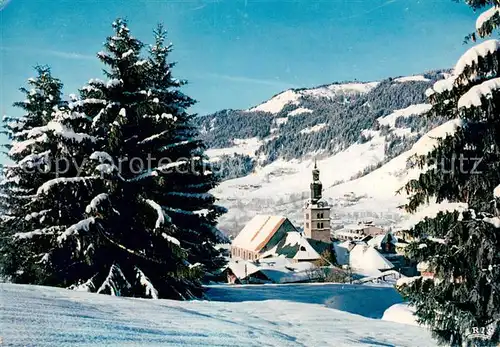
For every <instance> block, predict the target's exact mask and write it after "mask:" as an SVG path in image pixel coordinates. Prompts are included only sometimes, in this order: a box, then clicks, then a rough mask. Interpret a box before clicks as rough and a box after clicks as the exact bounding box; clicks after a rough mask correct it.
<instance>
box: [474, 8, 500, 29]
mask: <svg viewBox="0 0 500 347" xmlns="http://www.w3.org/2000/svg"><path fill="white" fill-rule="evenodd" d="M498 20H500V7H497V6H493V7H492V8H490V9H488V10H486V11H484V12H483V13H481V14H480V15H479V17H477V20H476V30H477V32H478V34H479V35H480V36H481V37H484V36H486V35H488V34H489V33H490V32H491V31H492V29H494V28H495V27H496V26H497V21H498Z"/></svg>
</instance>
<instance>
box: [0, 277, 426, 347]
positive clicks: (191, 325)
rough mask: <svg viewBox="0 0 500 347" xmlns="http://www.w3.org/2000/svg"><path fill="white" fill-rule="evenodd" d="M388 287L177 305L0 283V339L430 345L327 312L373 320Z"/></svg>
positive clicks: (279, 291)
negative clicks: (371, 316) (354, 312)
mask: <svg viewBox="0 0 500 347" xmlns="http://www.w3.org/2000/svg"><path fill="white" fill-rule="evenodd" d="M391 290H393V289H391V288H388V287H386V288H380V287H374V286H350V285H335V284H326V285H276V286H234V287H230V286H215V287H211V288H209V290H208V292H207V295H208V297H209V298H210V299H211V300H213V301H208V300H205V301H189V302H179V301H172V300H145V299H135V298H120V297H111V296H107V295H100V294H91V293H84V292H75V291H70V290H66V289H61V288H51V287H40V286H28V285H12V284H0V336H1V337H2V339H3V344H4V345H6V346H96V345H101V346H172V345H173V346H200V345H204V346H398V347H403V346H419V347H424V346H435V343H434V342H433V340H432V339H431V337H430V334H429V332H428V331H426V330H424V329H422V328H420V327H416V326H409V325H403V324H399V323H393V322H387V321H383V320H380V319H372V318H366V317H363V316H361V315H358V314H352V313H348V312H344V311H341V310H338V309H334V308H331V307H337V308H340V309H343V310H346V311H351V312H353V311H357V313H359V314H364V315H368V316H369V315H373V316H380V312H383V306H385V308H387V305H391V302H393V301H394V300H397V299H396V297H394V294H390V291H391ZM391 297H392V298H393V299H390V298H391ZM387 298H389V299H387ZM218 299H221V300H224V302H223V301H215V300H218ZM229 301H230V302H229ZM325 303H326V305H325ZM372 308H373V309H372ZM373 312H375V313H373Z"/></svg>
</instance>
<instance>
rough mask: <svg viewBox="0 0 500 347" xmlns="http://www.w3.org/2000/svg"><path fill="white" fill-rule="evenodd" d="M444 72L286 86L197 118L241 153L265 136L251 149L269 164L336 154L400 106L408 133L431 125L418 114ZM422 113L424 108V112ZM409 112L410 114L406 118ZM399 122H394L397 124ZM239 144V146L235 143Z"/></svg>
mask: <svg viewBox="0 0 500 347" xmlns="http://www.w3.org/2000/svg"><path fill="white" fill-rule="evenodd" d="M442 77H443V73H442V72H432V73H427V74H424V75H418V76H410V77H400V78H396V79H390V78H389V79H386V80H383V81H377V82H348V83H334V84H330V85H325V86H320V87H317V88H310V89H290V90H286V91H284V92H282V93H280V94H278V95H276V96H274V97H272V98H271V99H269V100H268V101H266V102H264V103H262V104H260V105H257V106H255V107H252V108H250V109H247V110H222V111H219V112H215V113H213V114H210V115H205V116H201V117H197V118H196V122H197V125H199V127H200V129H201V135H202V138H203V140H204V141H205V143H206V144H207V145H208V147H209V149H210V150H216V149H220V150H222V151H223V152H224V153H232V152H234V151H236V152H237V153H240V152H238V150H239V147H240V145H241V141H244V140H249V139H257V140H259V141H260V142H259V146H257V148H256V150H255V153H250V154H247V155H248V156H249V157H251V158H253V159H254V160H255V161H256V162H257V163H258V164H259V165H262V166H265V165H268V164H271V163H272V162H274V161H276V160H279V159H283V160H287V161H289V160H292V159H299V160H301V159H304V158H307V157H310V156H311V155H312V154H314V153H316V154H317V153H321V154H322V155H324V156H326V155H332V154H335V153H337V152H340V151H342V150H345V149H346V148H348V147H349V146H351V145H353V144H354V143H356V142H358V141H360V142H364V141H365V140H366V139H365V138H364V137H363V136H362V131H363V130H365V129H373V130H385V129H384V127H385V126H386V125H385V124H384V123H382V124H379V123H378V122H377V119H378V118H380V117H385V116H388V115H390V114H392V113H394V112H395V111H397V110H405V109H407V108H408V110H406V111H402V112H406V113H407V116H406V117H405V114H404V113H402V114H394V115H393V123H394V122H395V121H396V120H397V119H398V118H401V119H399V121H398V124H395V123H394V124H393V125H394V126H396V127H397V128H401V129H403V130H401V131H399V132H398V134H399V135H403V134H404V133H405V132H407V130H406V129H405V128H410V129H412V131H413V132H414V130H415V128H419V127H425V126H428V123H429V122H428V121H427V120H426V119H425V117H421V118H422V119H415V116H416V115H417V113H418V112H416V109H414V108H412V107H411V106H412V105H417V106H414V107H419V106H418V105H419V104H423V103H424V102H425V100H426V97H425V95H424V92H425V90H427V89H428V88H429V87H430V86H431V85H432V83H433V82H434V81H437V80H439V79H441V78H442ZM420 113H421V112H420ZM403 118H406V119H403ZM403 125H404V126H403ZM394 126H393V128H394ZM387 142H388V147H389V149H388V151H395V150H399V147H401V146H402V145H404V144H405V143H406V141H401V140H397V139H395V138H394V136H393V138H391V139H388V141H387ZM233 148H234V149H233Z"/></svg>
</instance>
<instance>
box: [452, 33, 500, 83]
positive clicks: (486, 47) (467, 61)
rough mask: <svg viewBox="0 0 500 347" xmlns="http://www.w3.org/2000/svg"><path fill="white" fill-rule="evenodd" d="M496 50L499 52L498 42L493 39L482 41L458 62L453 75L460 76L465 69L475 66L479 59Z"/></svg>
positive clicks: (499, 44) (499, 42)
mask: <svg viewBox="0 0 500 347" xmlns="http://www.w3.org/2000/svg"><path fill="white" fill-rule="evenodd" d="M498 50H500V41H498V40H495V39H493V40H488V41H484V42H482V43H480V44H478V45H476V46H474V47H472V48H470V49H469V50H468V51H467V52H465V53H464V55H462V57H461V58H460V59H459V60H458V62H457V64H456V65H455V70H454V74H455V75H456V76H458V75H460V74H462V73H463V72H464V70H465V69H466V68H467V67H471V66H473V65H477V64H478V62H479V59H480V58H485V57H486V56H487V55H488V54H493V53H495V52H496V51H498Z"/></svg>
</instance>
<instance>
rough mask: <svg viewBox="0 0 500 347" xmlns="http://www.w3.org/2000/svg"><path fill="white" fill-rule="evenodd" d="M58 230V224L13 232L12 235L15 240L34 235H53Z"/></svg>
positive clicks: (29, 237) (59, 228)
mask: <svg viewBox="0 0 500 347" xmlns="http://www.w3.org/2000/svg"><path fill="white" fill-rule="evenodd" d="M60 230H61V227H60V226H52V227H48V228H43V229H36V230H33V231H28V232H22V233H15V234H14V235H13V237H14V239H16V240H26V239H31V238H33V237H35V236H42V235H53V234H55V233H57V232H58V231H60Z"/></svg>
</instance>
